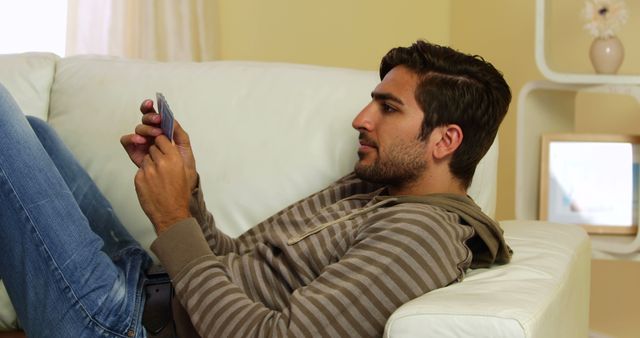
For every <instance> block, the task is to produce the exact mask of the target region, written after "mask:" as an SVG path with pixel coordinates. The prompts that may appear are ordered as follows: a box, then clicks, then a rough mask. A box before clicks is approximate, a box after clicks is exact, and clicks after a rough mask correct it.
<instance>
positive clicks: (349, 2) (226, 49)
mask: <svg viewBox="0 0 640 338" xmlns="http://www.w3.org/2000/svg"><path fill="white" fill-rule="evenodd" d="M450 8H451V5H450V2H449V1H447V0H436V1H413V0H394V1H393V2H390V1H385V0H325V1H307V0H270V1H262V0H220V24H221V27H220V45H219V49H218V50H219V53H220V58H221V59H224V60H230V59H235V60H238V59H239V60H262V61H286V62H296V63H308V64H318V65H326V66H338V67H351V68H358V69H371V70H376V69H378V64H379V62H380V58H381V57H382V55H384V53H386V52H387V51H388V50H389V49H391V48H392V47H396V46H401V45H406V44H408V43H410V42H412V41H415V40H416V39H418V38H429V39H430V40H431V41H433V42H436V43H443V44H446V43H448V42H449V35H450V33H449V27H450V17H451V10H450Z"/></svg>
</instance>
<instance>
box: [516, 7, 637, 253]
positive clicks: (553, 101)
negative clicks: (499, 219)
mask: <svg viewBox="0 0 640 338" xmlns="http://www.w3.org/2000/svg"><path fill="white" fill-rule="evenodd" d="M550 1H551V0H536V27H535V60H536V65H537V67H538V69H539V70H540V71H541V72H542V74H543V75H544V76H545V77H546V78H547V79H549V80H548V81H534V82H529V83H527V84H526V85H525V86H524V87H523V88H522V90H521V91H520V95H519V96H518V107H517V109H518V111H517V126H516V135H517V136H516V142H517V144H516V196H515V207H516V210H515V211H516V218H517V219H538V205H539V179H540V142H541V135H542V134H544V133H563V132H564V133H570V132H574V131H575V106H576V96H577V95H578V93H580V92H593V93H611V94H624V95H629V96H632V97H634V98H635V99H636V100H637V101H638V102H639V103H640V75H628V74H619V75H601V74H580V73H570V72H562V71H558V70H554V69H552V68H551V67H550V66H549V63H548V62H547V54H546V53H547V50H546V47H547V46H546V41H547V39H546V35H545V34H546V32H547V31H548V27H547V20H546V18H547V17H548V15H547V14H548V12H547V11H548V10H549V9H548V8H549V7H550V6H547V5H548V4H549V3H550ZM639 236H640V235H639ZM638 238H639V240H640V237H638ZM591 240H592V257H593V258H594V259H622V260H632V261H640V252H631V253H618V254H613V253H611V251H615V250H616V249H618V250H619V251H624V249H625V248H628V247H634V246H635V242H634V241H635V238H634V237H632V236H607V235H592V236H591ZM629 251H630V250H629Z"/></svg>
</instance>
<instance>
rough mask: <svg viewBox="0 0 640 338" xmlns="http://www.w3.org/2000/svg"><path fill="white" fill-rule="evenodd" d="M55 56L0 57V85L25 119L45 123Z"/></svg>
mask: <svg viewBox="0 0 640 338" xmlns="http://www.w3.org/2000/svg"><path fill="white" fill-rule="evenodd" d="M58 59H59V58H58V56H56V55H54V54H50V53H25V54H7V55H0V83H1V84H3V85H4V86H5V87H6V88H7V90H9V93H11V95H12V96H13V97H14V98H15V100H16V102H17V103H18V105H19V106H20V108H21V109H22V111H23V112H24V113H25V114H27V115H33V116H37V117H39V118H41V119H43V120H46V119H47V116H48V113H49V93H50V92H51V84H52V83H53V74H54V72H55V68H56V61H57V60H58Z"/></svg>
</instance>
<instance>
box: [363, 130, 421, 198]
mask: <svg viewBox="0 0 640 338" xmlns="http://www.w3.org/2000/svg"><path fill="white" fill-rule="evenodd" d="M360 138H361V139H367V137H366V136H364V135H361V136H360ZM425 147H426V144H425V142H424V141H420V140H417V139H416V140H414V141H411V142H404V143H400V142H396V143H392V144H390V145H389V146H388V147H387V148H385V151H380V148H377V147H376V148H375V151H376V154H375V156H376V158H375V160H374V161H373V163H370V164H364V163H362V159H363V158H364V157H366V156H367V155H366V154H358V156H359V157H360V160H359V161H358V162H357V163H356V165H355V168H354V170H355V173H356V175H357V176H358V177H359V178H360V179H362V180H365V181H369V182H372V183H378V184H385V185H389V186H393V187H406V186H409V185H411V184H412V183H414V182H415V181H417V180H418V178H420V176H421V175H422V174H423V173H424V172H425V170H426V169H427V162H426V160H425V158H424V152H425ZM373 155H374V154H369V156H373Z"/></svg>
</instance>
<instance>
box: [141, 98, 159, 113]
mask: <svg viewBox="0 0 640 338" xmlns="http://www.w3.org/2000/svg"><path fill="white" fill-rule="evenodd" d="M140 112H141V113H142V114H148V113H155V112H156V111H155V109H153V101H152V100H150V99H146V100H144V101H142V103H141V104H140Z"/></svg>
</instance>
